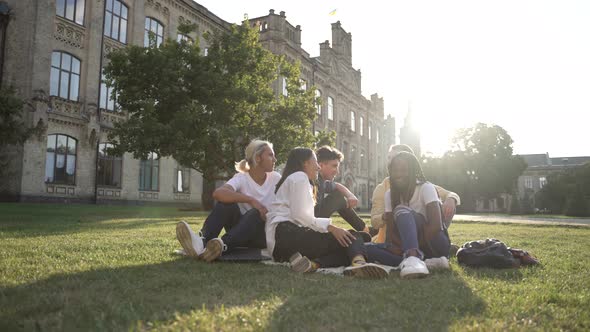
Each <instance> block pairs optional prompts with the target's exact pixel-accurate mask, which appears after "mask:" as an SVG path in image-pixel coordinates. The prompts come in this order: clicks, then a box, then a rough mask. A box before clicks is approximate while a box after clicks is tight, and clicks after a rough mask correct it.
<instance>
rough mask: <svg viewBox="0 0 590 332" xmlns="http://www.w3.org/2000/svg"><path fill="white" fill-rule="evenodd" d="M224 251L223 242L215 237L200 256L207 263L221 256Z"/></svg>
mask: <svg viewBox="0 0 590 332" xmlns="http://www.w3.org/2000/svg"><path fill="white" fill-rule="evenodd" d="M222 251H223V248H222V245H221V243H220V242H219V241H216V240H215V239H213V240H210V241H209V242H207V245H206V246H205V252H203V253H202V254H201V256H200V258H201V259H203V260H204V261H206V262H207V263H211V262H213V261H214V260H216V259H217V258H219V256H221V252H222Z"/></svg>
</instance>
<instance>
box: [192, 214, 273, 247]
mask: <svg viewBox="0 0 590 332" xmlns="http://www.w3.org/2000/svg"><path fill="white" fill-rule="evenodd" d="M224 228H225V234H224V235H223V236H222V237H221V240H222V241H223V243H224V244H225V245H226V246H227V248H228V250H231V249H232V248H236V247H248V248H260V249H263V248H266V235H265V233H264V220H262V218H261V217H260V212H259V211H258V210H256V209H251V210H249V211H247V212H246V213H244V214H243V215H242V214H241V213H240V208H239V207H238V204H236V203H221V202H218V203H217V204H215V206H214V207H213V210H212V211H211V213H210V214H209V216H208V217H207V219H206V220H205V224H204V225H203V228H202V229H201V232H202V233H203V237H204V242H205V243H207V241H209V240H211V239H213V238H216V237H218V236H219V233H221V230H222V229H224Z"/></svg>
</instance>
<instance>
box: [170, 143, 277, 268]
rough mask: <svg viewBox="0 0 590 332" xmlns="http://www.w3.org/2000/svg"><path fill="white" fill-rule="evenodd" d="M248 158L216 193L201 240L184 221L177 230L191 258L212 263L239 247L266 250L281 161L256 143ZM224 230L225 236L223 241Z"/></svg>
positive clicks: (250, 147) (266, 145) (268, 146)
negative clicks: (266, 227) (269, 215)
mask: <svg viewBox="0 0 590 332" xmlns="http://www.w3.org/2000/svg"><path fill="white" fill-rule="evenodd" d="M245 155H246V156H245V158H244V159H243V160H242V161H240V162H238V163H236V171H237V172H238V173H237V174H236V175H234V177H232V178H231V179H230V180H229V181H227V183H225V184H224V185H223V186H221V187H219V188H218V189H216V190H215V191H214V192H213V198H214V199H215V200H216V201H217V203H216V204H215V207H214V208H213V211H211V214H209V216H208V217H207V219H206V220H205V224H204V225H203V228H202V229H201V232H200V236H197V234H195V233H194V232H193V231H192V230H191V229H190V227H189V225H188V224H187V223H186V222H184V221H182V222H180V223H178V225H177V226H176V237H177V238H178V241H180V244H181V245H182V247H183V248H184V250H185V252H186V253H187V255H189V256H191V257H194V258H197V259H202V260H205V261H207V262H212V261H214V260H216V259H217V258H219V256H221V254H222V253H223V252H225V251H228V250H231V249H232V248H235V247H249V248H260V249H262V248H266V237H265V233H264V228H265V222H266V213H267V212H268V208H269V207H270V204H271V203H272V200H273V199H274V190H275V187H276V185H277V183H278V182H279V180H280V178H281V175H280V174H279V173H277V172H275V171H274V167H275V162H276V161H277V160H276V158H275V154H274V151H273V146H272V144H271V143H270V142H267V141H261V140H253V141H252V142H250V144H248V146H247V147H246V152H245ZM223 228H225V234H224V235H223V236H222V237H221V238H219V237H218V236H219V234H220V233H221V230H222V229H223Z"/></svg>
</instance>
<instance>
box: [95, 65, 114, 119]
mask: <svg viewBox="0 0 590 332" xmlns="http://www.w3.org/2000/svg"><path fill="white" fill-rule="evenodd" d="M98 107H100V108H102V109H104V110H107V111H118V110H119V104H118V103H117V94H116V93H115V91H114V88H113V87H112V86H109V85H107V84H106V82H105V77H104V73H103V74H102V80H101V82H100V103H99V105H98Z"/></svg>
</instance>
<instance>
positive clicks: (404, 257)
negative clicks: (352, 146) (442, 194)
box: [367, 152, 450, 278]
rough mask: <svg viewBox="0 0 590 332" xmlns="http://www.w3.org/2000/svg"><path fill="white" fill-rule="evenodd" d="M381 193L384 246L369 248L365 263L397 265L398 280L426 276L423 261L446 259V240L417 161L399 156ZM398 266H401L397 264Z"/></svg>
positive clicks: (429, 186) (434, 196)
mask: <svg viewBox="0 0 590 332" xmlns="http://www.w3.org/2000/svg"><path fill="white" fill-rule="evenodd" d="M388 171H389V182H390V183H389V185H390V189H389V190H388V191H386V192H385V214H384V220H385V226H386V227H385V232H386V234H385V244H386V245H385V246H369V247H368V252H367V253H368V256H369V259H368V260H369V261H371V262H379V263H381V264H386V265H392V266H396V265H398V264H399V265H400V268H401V271H400V276H401V277H402V278H417V277H424V276H426V275H428V274H429V272H428V268H427V267H426V264H424V259H425V258H434V257H441V256H445V257H447V256H448V254H449V248H450V240H449V237H448V233H447V231H446V229H445V227H444V224H443V220H442V215H441V205H440V204H441V203H440V200H439V198H438V194H437V192H436V189H435V186H434V185H433V184H432V183H430V182H427V181H426V178H425V177H424V174H423V172H422V168H421V167H420V163H419V162H418V159H416V157H415V156H414V155H413V154H412V153H408V152H400V153H398V154H396V155H395V156H393V158H391V161H390V162H389V165H388ZM400 262H401V264H400Z"/></svg>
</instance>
